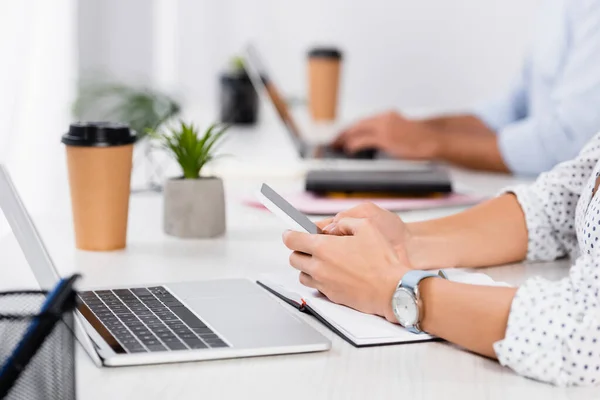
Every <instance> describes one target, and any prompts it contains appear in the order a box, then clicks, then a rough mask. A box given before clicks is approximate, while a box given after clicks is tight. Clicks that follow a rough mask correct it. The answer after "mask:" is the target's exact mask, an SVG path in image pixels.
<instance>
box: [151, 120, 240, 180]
mask: <svg viewBox="0 0 600 400" xmlns="http://www.w3.org/2000/svg"><path fill="white" fill-rule="evenodd" d="M227 129H229V126H228V125H223V124H213V125H211V126H210V127H209V128H208V129H207V130H206V131H205V132H204V134H203V135H202V136H200V135H199V132H198V128H196V127H195V126H194V124H193V123H190V124H186V123H185V122H183V121H180V122H179V126H178V127H175V128H168V129H165V130H161V131H157V130H148V131H147V133H148V134H149V135H150V137H151V138H152V139H154V140H156V141H157V142H158V143H159V145H160V146H161V147H162V148H164V149H166V150H167V151H168V152H169V153H170V154H171V155H172V156H173V158H174V159H175V161H177V163H178V164H179V166H180V167H181V169H182V170H183V178H184V179H198V178H199V177H200V174H201V173H202V168H204V166H205V165H206V164H208V163H209V162H211V161H213V160H214V159H215V158H216V157H215V152H216V149H217V147H218V145H219V143H220V142H221V141H222V139H223V136H224V135H225V133H226V132H227Z"/></svg>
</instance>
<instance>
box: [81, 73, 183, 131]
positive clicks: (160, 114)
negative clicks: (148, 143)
mask: <svg viewBox="0 0 600 400" xmlns="http://www.w3.org/2000/svg"><path fill="white" fill-rule="evenodd" d="M180 111H181V106H180V105H179V103H178V102H177V101H175V100H174V99H172V98H171V97H169V96H168V95H166V94H164V93H161V92H159V91H157V90H152V89H149V88H144V87H134V86H129V85H125V84H121V83H110V82H91V83H90V82H88V83H84V84H82V86H81V88H80V92H79V96H78V97H77V99H76V101H75V103H74V104H73V115H74V116H75V118H78V119H80V120H105V121H111V122H121V123H126V124H128V125H129V127H130V128H131V129H133V130H134V131H136V132H137V133H138V138H141V137H143V136H145V135H146V133H147V132H148V131H155V130H156V129H158V128H159V127H160V126H161V125H162V124H164V123H165V122H167V121H168V120H170V119H171V118H173V117H175V116H177V115H178V114H179V112H180Z"/></svg>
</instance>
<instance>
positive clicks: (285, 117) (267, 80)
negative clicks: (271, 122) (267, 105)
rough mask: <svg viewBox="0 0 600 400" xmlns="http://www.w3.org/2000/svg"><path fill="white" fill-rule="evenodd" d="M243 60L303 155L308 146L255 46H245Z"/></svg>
mask: <svg viewBox="0 0 600 400" xmlns="http://www.w3.org/2000/svg"><path fill="white" fill-rule="evenodd" d="M244 61H245V62H244V68H245V69H246V72H247V73H248V76H249V77H250V80H251V81H252V84H253V85H254V87H255V89H256V90H257V92H259V93H260V92H264V93H266V95H267V97H268V100H269V101H270V102H271V104H272V105H273V108H274V109H275V111H276V112H277V115H278V116H279V118H280V119H281V120H282V121H283V123H284V124H285V126H286V128H287V131H288V133H289V134H290V136H291V138H292V141H293V142H294V146H296V148H297V150H298V152H299V153H300V155H301V156H305V155H306V152H307V150H308V146H307V144H306V143H305V141H304V140H303V138H302V134H301V133H300V130H299V129H298V125H297V124H296V122H295V121H294V119H293V117H292V114H291V113H290V110H289V108H288V106H287V104H286V102H285V99H284V98H283V97H282V96H281V92H280V91H279V89H278V88H277V85H276V84H275V83H274V81H273V78H272V75H271V74H270V73H269V72H268V71H267V68H266V67H265V64H264V62H263V59H262V57H261V56H260V54H259V53H258V50H257V49H256V47H255V46H253V45H247V46H246V49H245V57H244Z"/></svg>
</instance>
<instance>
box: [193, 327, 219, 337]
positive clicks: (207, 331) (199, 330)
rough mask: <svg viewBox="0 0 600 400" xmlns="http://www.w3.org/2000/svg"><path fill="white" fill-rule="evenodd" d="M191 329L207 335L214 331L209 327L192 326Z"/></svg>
mask: <svg viewBox="0 0 600 400" xmlns="http://www.w3.org/2000/svg"><path fill="white" fill-rule="evenodd" d="M192 331H193V332H194V333H196V334H198V335H207V334H210V333H214V332H213V331H212V330H211V329H210V328H208V327H207V328H192Z"/></svg>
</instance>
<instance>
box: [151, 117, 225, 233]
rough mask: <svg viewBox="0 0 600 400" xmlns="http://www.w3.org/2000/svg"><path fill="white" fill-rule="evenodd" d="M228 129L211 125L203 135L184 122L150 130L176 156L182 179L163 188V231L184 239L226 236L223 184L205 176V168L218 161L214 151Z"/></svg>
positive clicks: (214, 178)
mask: <svg viewBox="0 0 600 400" xmlns="http://www.w3.org/2000/svg"><path fill="white" fill-rule="evenodd" d="M227 128H228V126H225V125H222V124H213V125H211V126H210V127H209V128H208V129H207V130H206V131H205V132H204V134H203V135H199V132H198V129H197V128H196V127H195V126H194V125H193V124H191V123H190V124H186V123H185V122H183V121H181V122H180V123H179V125H178V126H177V127H175V128H169V129H166V130H163V131H160V132H159V131H156V130H154V131H149V132H150V136H151V137H152V138H153V139H155V140H156V141H158V142H159V144H160V146H161V147H163V148H164V149H165V150H167V152H168V153H169V154H171V155H172V156H173V158H174V159H175V161H177V163H178V164H179V166H180V167H181V169H182V171H183V176H181V177H178V178H174V179H168V180H167V181H166V183H165V185H164V230H165V233H167V234H168V235H172V236H177V237H181V238H211V237H215V236H220V235H222V234H223V233H225V225H226V224H225V193H224V190H223V181H222V180H221V179H220V178H217V177H206V176H202V169H203V168H204V166H205V165H206V164H208V163H209V162H211V161H213V160H214V159H215V151H216V148H217V146H218V144H219V143H220V142H221V140H222V139H223V135H224V134H225V132H226V131H227Z"/></svg>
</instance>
